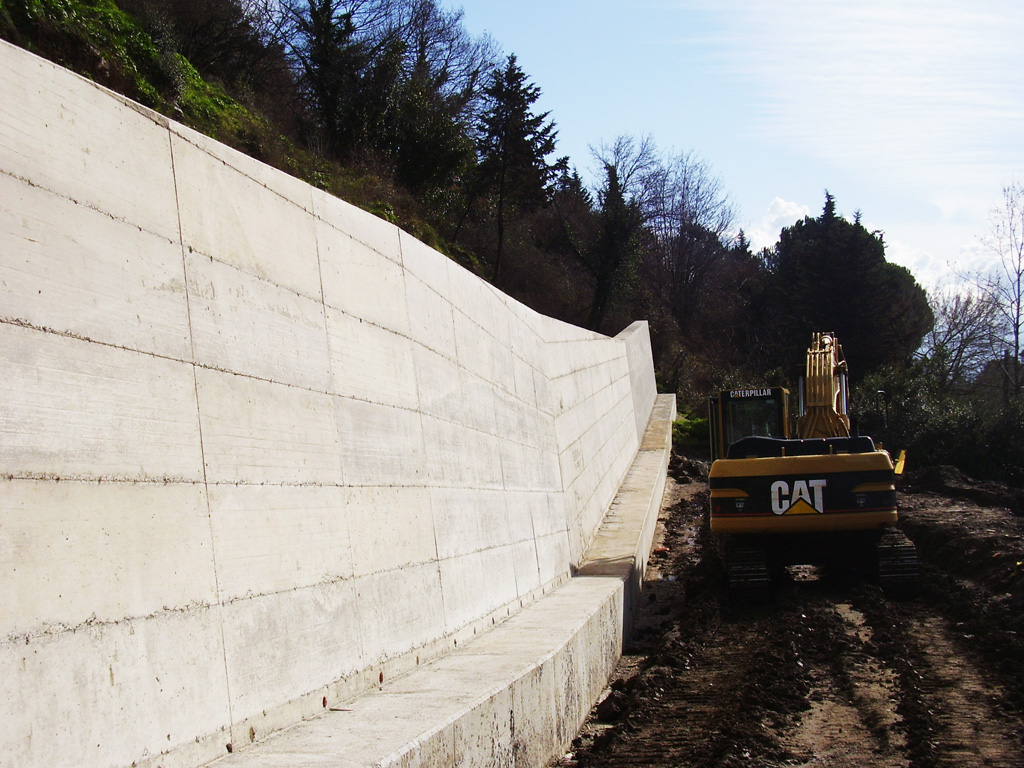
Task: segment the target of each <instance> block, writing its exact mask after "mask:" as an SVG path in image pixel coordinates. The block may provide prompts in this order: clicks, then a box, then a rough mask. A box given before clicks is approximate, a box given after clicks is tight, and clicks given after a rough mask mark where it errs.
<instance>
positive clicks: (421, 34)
mask: <svg viewBox="0 0 1024 768" xmlns="http://www.w3.org/2000/svg"><path fill="white" fill-rule="evenodd" d="M0 36H2V37H3V38H5V39H7V40H9V41H11V42H13V43H15V44H17V45H21V46H23V47H25V48H27V49H29V50H31V51H34V52H36V53H38V54H40V55H42V56H45V57H48V58H50V59H52V60H54V61H56V62H58V63H60V64H62V65H64V66H66V67H68V68H69V69H72V70H74V71H76V72H79V73H80V74H83V75H85V76H86V77H90V78H92V79H94V80H95V81H96V82H98V83H101V84H102V85H105V86H107V87H109V88H112V89H114V90H117V91H119V92H121V93H123V94H125V95H126V96H128V97H130V98H132V99H135V100H137V101H139V102H141V103H142V104H145V105H146V106H149V107H151V108H153V109H155V110H157V111H159V112H161V113H163V114H165V115H168V116H170V117H172V118H174V119H176V120H179V121H182V122H184V123H186V124H188V125H190V126H192V127H194V128H196V129H197V130H199V131H202V132H204V133H206V134H208V135H210V136H212V137H214V138H216V139H218V140H220V141H222V142H224V143H226V144H229V145H231V146H233V147H235V148H237V149H239V150H241V151H243V152H246V153H248V154H250V155H252V156H253V157H256V158H257V159H259V160H261V161H264V162H266V163H268V164H270V165H273V166H275V167H277V168H280V169H282V170H284V171H286V172H288V173H290V174H292V175H294V176H297V177H299V178H301V179H303V180H305V181H307V182H309V183H311V184H314V185H315V186H317V187H320V188H322V189H325V190H328V191H330V192H332V193H333V194H336V195H338V196H339V197H342V198H344V199H346V200H348V201H350V202H352V203H354V204H356V205H359V206H361V207H363V208H365V209H366V210H369V211H371V212H373V213H375V214H377V215H379V216H382V217H384V218H386V219H388V220H390V221H392V222H394V223H397V224H399V225H400V226H402V227H403V228H404V229H406V230H408V231H410V232H411V233H412V234H414V235H416V236H417V237H419V238H420V239H422V240H424V241H426V242H427V243H429V244H430V245H432V246H434V247H436V248H438V249H439V250H441V251H443V252H445V253H447V254H448V255H449V256H451V257H452V258H455V259H457V260H458V261H459V262H460V263H461V264H463V265H464V266H467V267H468V268H470V269H472V270H473V271H475V272H476V273H477V274H479V275H480V276H482V277H484V278H485V279H488V280H491V281H492V282H494V283H495V284H496V285H497V286H498V287H499V288H501V289H502V290H503V291H505V292H507V293H509V294H511V295H512V296H514V297H515V298H517V299H519V300H521V301H523V302H524V303H526V304H528V305H530V306H532V307H534V308H535V309H537V310H538V311H540V312H543V313H545V314H548V315H552V316H554V317H558V318H561V319H564V320H567V321H569V322H572V323H575V324H577V325H583V326H586V327H589V328H591V329H593V330H596V331H599V332H602V333H609V334H613V333H616V332H617V331H619V330H620V329H621V328H623V327H625V326H626V325H627V324H628V323H629V322H631V321H633V320H635V319H647V320H648V321H649V322H650V325H651V336H652V344H653V348H654V353H655V362H656V368H657V374H658V378H659V386H660V388H661V389H662V391H675V392H677V393H678V394H679V396H680V405H681V409H682V410H683V411H685V412H688V413H689V415H690V417H691V418H690V419H689V420H688V421H687V422H686V424H687V425H688V426H687V428H686V431H687V432H690V433H694V431H695V428H696V429H698V431H699V427H698V426H697V425H699V424H700V415H701V411H702V408H703V403H704V402H705V398H706V395H707V393H708V392H709V391H711V390H713V389H716V388H719V387H727V386H760V385H764V384H771V385H776V384H778V385H784V386H789V387H791V388H795V387H794V383H795V380H796V376H797V375H798V369H799V365H800V362H801V356H802V353H803V350H804V348H805V347H806V345H807V343H808V341H809V338H810V332H811V331H814V330H829V331H834V332H836V333H837V334H838V336H839V338H840V339H841V341H842V342H843V344H844V346H845V348H846V351H847V354H848V357H849V359H850V362H851V369H852V373H853V375H854V376H855V377H856V378H855V380H854V385H855V388H854V395H855V397H854V399H855V403H856V405H858V406H859V410H860V411H861V413H862V414H863V418H862V421H863V424H864V426H865V427H866V428H868V429H870V430H872V431H874V432H875V433H876V434H884V436H885V437H886V439H887V441H888V443H889V444H890V445H895V446H898V447H903V446H905V447H908V448H910V449H911V451H912V452H913V455H915V456H916V457H917V458H918V460H919V461H929V462H936V463H941V462H947V463H956V464H958V465H959V466H960V467H961V468H962V469H965V470H967V471H971V472H974V473H975V474H979V475H983V476H985V475H987V476H998V477H1004V478H1010V479H1015V480H1019V481H1024V469H1022V467H1024V454H1022V453H1021V450H1022V449H1021V447H1020V446H1021V445H1024V418H1022V407H1021V399H1022V398H1021V391H1022V388H1024V387H1022V384H1024V376H1022V369H1021V366H1020V332H1021V329H1022V312H1021V303H1022V302H1021V298H1022V295H1024V291H1022V285H1024V281H1022V276H1024V255H1022V253H1024V251H1022V247H1021V242H1022V240H1024V218H1022V207H1024V187H1021V186H1020V185H1017V186H1014V187H1010V188H1008V189H1007V190H1006V193H1005V206H1004V209H1003V210H1002V211H1001V213H1000V216H999V218H998V219H997V220H996V223H995V224H994V229H993V233H992V238H991V241H990V243H989V244H990V245H991V247H992V249H993V253H994V255H995V256H996V257H997V258H996V262H997V263H999V264H1000V265H1001V268H1002V272H999V273H994V274H992V275H987V276H964V277H965V278H968V279H967V280H966V281H965V282H963V283H961V284H962V285H965V286H969V287H967V288H962V289H960V290H959V291H953V292H951V293H949V292H947V293H944V294H940V293H938V292H937V293H936V294H935V295H933V296H931V297H929V296H928V295H927V294H926V293H925V291H924V290H923V289H922V288H921V286H919V285H918V284H917V283H916V281H915V280H914V278H913V276H912V275H911V274H910V273H909V272H907V270H905V269H903V268H901V267H898V266H896V265H893V264H889V263H888V262H887V261H886V259H885V243H884V240H883V238H882V236H881V234H880V233H877V232H869V231H867V230H866V229H865V228H864V227H863V225H862V224H861V222H860V217H859V215H856V216H854V218H853V220H852V221H850V220H848V219H846V218H844V217H843V216H842V215H840V214H839V213H838V211H837V205H836V201H835V200H834V199H833V198H832V197H831V196H830V195H828V194H827V193H826V195H825V201H824V206H823V209H822V213H821V214H820V215H819V216H817V217H806V218H805V219H804V220H803V221H800V222H797V223H796V224H794V225H793V226H792V227H789V228H787V229H786V230H784V231H783V233H782V235H781V237H780V240H779V242H778V243H777V244H776V245H775V246H774V247H773V248H770V249H766V250H764V251H762V252H760V253H754V252H753V251H752V250H751V247H750V244H749V242H748V241H747V240H746V238H745V237H744V234H743V232H742V231H741V230H737V228H736V221H735V219H736V216H735V211H734V209H733V206H732V204H731V202H730V200H729V196H728V194H727V192H726V191H725V190H724V189H723V188H722V186H721V183H720V182H719V180H718V179H717V178H716V177H715V175H714V174H713V172H712V170H711V169H710V168H709V167H708V166H707V164H706V163H704V162H703V161H702V160H701V159H700V158H699V157H698V156H697V155H695V154H694V153H685V152H684V153H680V154H672V153H664V152H662V151H660V150H659V149H658V148H657V147H656V145H655V144H654V142H653V140H651V139H649V138H645V139H638V138H635V137H628V136H625V137H619V138H618V139H616V140H615V141H613V142H612V143H610V144H608V145H605V146H602V147H601V148H600V149H599V150H597V151H596V152H595V158H594V159H595V161H596V162H597V167H598V170H599V180H598V182H597V183H596V184H595V185H594V186H592V187H588V186H587V185H586V184H585V183H584V182H583V181H582V179H581V177H580V175H579V174H578V173H577V172H576V170H575V168H573V167H572V166H571V164H570V162H569V159H568V158H559V157H557V153H556V149H557V126H556V124H555V121H554V120H553V119H552V117H551V116H550V115H549V114H547V113H542V114H538V113H537V112H536V111H535V110H534V105H535V103H536V101H537V98H538V96H539V93H540V90H539V88H538V87H537V86H536V85H535V84H533V83H532V82H531V81H530V79H529V77H528V76H527V74H526V73H525V72H524V71H523V70H522V68H521V67H520V66H519V63H518V61H517V59H516V57H515V56H514V55H508V56H505V55H501V54H500V52H499V48H498V46H497V45H496V44H495V43H494V41H492V40H490V39H489V38H486V37H484V38H474V37H473V36H471V35H469V34H468V33H467V32H466V30H465V28H464V26H463V24H462V16H461V12H457V11H455V12H453V11H448V10H445V9H444V8H443V7H442V6H441V5H440V4H439V0H348V1H343V0H116V1H115V0H0ZM880 390H881V391H884V394H881V395H880V394H879V391H880Z"/></svg>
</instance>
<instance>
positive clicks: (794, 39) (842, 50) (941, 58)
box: [715, 0, 1024, 191]
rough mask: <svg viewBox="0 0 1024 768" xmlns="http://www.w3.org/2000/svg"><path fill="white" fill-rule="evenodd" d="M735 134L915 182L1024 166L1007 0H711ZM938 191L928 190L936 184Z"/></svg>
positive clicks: (1012, 11)
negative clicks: (741, 84)
mask: <svg viewBox="0 0 1024 768" xmlns="http://www.w3.org/2000/svg"><path fill="white" fill-rule="evenodd" d="M715 8H716V9H717V12H718V13H719V14H721V17H722V23H723V25H724V27H725V29H726V31H725V32H724V33H723V40H722V42H723V43H724V46H723V47H722V48H720V49H719V50H720V53H719V54H718V56H717V57H716V59H715V61H716V65H717V67H718V68H719V69H720V71H723V72H724V73H726V74H727V75H728V76H730V77H734V78H738V79H740V80H743V81H746V82H748V83H750V84H752V85H753V87H754V89H755V94H756V95H755V100H754V102H753V103H752V104H750V105H749V107H750V109H749V110H748V111H747V115H748V124H747V131H748V132H749V133H750V134H751V135H752V136H762V137H763V136H766V135H767V136H771V137H772V139H773V140H774V141H779V142H782V143H784V144H786V145H787V146H789V147H790V148H791V149H792V150H794V151H799V152H801V153H805V154H810V155H813V156H816V157H818V158H819V159H821V160H825V161H828V162H831V163H836V164H839V165H842V166H844V167H846V168H848V169H852V170H856V171H859V172H861V173H862V174H865V175H868V174H870V175H872V176H875V177H877V178H878V179H879V180H889V181H899V182H900V183H904V184H910V185H915V186H917V187H918V188H921V189H929V188H935V187H939V188H942V187H955V185H956V183H957V178H958V177H962V176H964V175H968V176H971V177H973V178H975V179H977V178H979V177H983V178H986V179H987V178H988V177H989V175H990V173H991V171H992V167H993V165H997V166H998V165H1001V166H1002V167H1005V165H1006V162H1007V160H1008V159H1010V161H1011V162H1010V164H1011V165H1013V164H1014V163H1016V164H1021V163H1022V162H1024V152H1022V147H1021V145H1020V142H1019V137H1020V136H1021V135H1024V80H1022V78H1021V77H1020V71H1021V70H1022V68H1024V53H1022V47H1021V46H1020V40H1021V39H1022V38H1024V12H1022V10H1021V6H1020V3H1019V0H987V2H985V3H977V2H973V1H972V0H859V1H858V2H855V3H850V2H847V0H841V1H839V2H837V1H836V0H794V1H792V2H787V3H778V2H777V1H776V0H720V2H717V3H716V4H715ZM936 191H937V190H936Z"/></svg>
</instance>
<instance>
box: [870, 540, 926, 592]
mask: <svg viewBox="0 0 1024 768" xmlns="http://www.w3.org/2000/svg"><path fill="white" fill-rule="evenodd" d="M876 552H877V558H878V583H879V585H880V586H881V587H882V588H883V589H886V590H906V589H913V588H914V587H915V586H917V581H918V571H919V569H918V563H917V548H916V547H915V546H914V542H912V541H911V540H910V539H908V538H907V537H906V536H905V535H904V534H903V532H902V531H899V530H897V529H895V528H890V529H888V530H886V531H885V532H884V533H883V534H882V537H881V539H879V541H878V545H877V550H876Z"/></svg>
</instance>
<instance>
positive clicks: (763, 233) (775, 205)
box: [746, 197, 811, 253]
mask: <svg viewBox="0 0 1024 768" xmlns="http://www.w3.org/2000/svg"><path fill="white" fill-rule="evenodd" d="M810 213H811V209H810V208H808V207H807V206H806V205H801V204H800V203H791V202H788V201H786V200H783V199H782V198H781V197H776V198H775V199H774V200H772V203H771V205H769V206H768V210H767V211H765V214H764V216H762V217H761V221H760V222H758V223H757V224H756V225H755V226H754V227H752V228H751V230H750V231H749V232H747V233H746V235H747V239H748V240H750V247H751V250H753V251H754V253H757V252H758V251H760V250H761V249H762V248H771V247H772V246H773V245H775V244H776V243H777V242H778V241H779V233H780V232H781V231H782V228H783V227H788V226H789V225H791V224H793V223H795V222H797V221H800V220H801V219H802V218H803V217H804V216H809V215H810Z"/></svg>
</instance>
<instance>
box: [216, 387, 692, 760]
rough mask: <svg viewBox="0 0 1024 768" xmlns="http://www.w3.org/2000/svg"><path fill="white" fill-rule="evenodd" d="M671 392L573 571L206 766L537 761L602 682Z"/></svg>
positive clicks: (664, 436) (654, 483)
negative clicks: (428, 655)
mask: <svg viewBox="0 0 1024 768" xmlns="http://www.w3.org/2000/svg"><path fill="white" fill-rule="evenodd" d="M674 419H675V398H674V397H673V396H672V395H662V396H659V397H658V399H657V402H656V404H655V407H654V411H653V413H652V414H651V417H650V420H649V422H648V424H647V425H646V426H645V434H644V436H643V437H644V440H643V443H642V447H641V450H640V451H639V452H638V454H637V456H636V458H635V459H634V461H633V464H632V466H631V468H630V470H629V472H628V473H627V476H626V480H625V481H624V482H623V484H622V487H621V488H620V489H619V492H618V493H617V494H616V496H615V499H614V501H613V502H612V506H611V510H610V511H609V514H608V516H607V517H606V519H605V521H604V523H603V524H602V525H601V527H600V529H599V531H598V533H597V535H596V536H595V537H594V542H593V544H592V545H591V547H590V549H589V550H588V551H587V554H586V557H585V558H584V562H583V564H582V565H581V567H580V575H579V576H578V577H577V578H574V579H572V580H571V581H569V582H567V583H566V584H564V585H562V586H560V587H558V588H557V589H555V590H553V591H552V592H550V593H549V594H547V595H545V596H544V597H542V598H541V599H539V600H537V601H536V602H534V603H532V604H531V605H529V606H527V607H526V608H524V609H523V610H522V611H520V612H519V613H517V614H516V615H514V616H513V617H512V618H510V619H508V620H506V621H504V622H502V623H500V624H497V625H496V626H495V627H494V628H492V629H488V630H484V631H482V632H481V635H480V636H479V637H477V638H473V639H472V640H471V641H470V642H469V643H468V644H464V645H463V646H461V647H459V648H458V649H456V650H453V651H452V652H451V653H449V654H447V655H446V656H444V657H443V658H441V659H438V660H435V661H432V662H429V663H427V664H424V665H422V666H421V667H419V668H417V669H415V670H413V671H411V672H409V673H407V674H405V675H402V676H401V677H399V678H398V679H396V680H393V681H390V680H389V681H381V682H380V684H379V685H378V686H377V687H375V688H374V689H373V690H372V691H370V692H368V693H365V694H363V695H361V696H359V697H357V698H356V699H354V700H352V701H348V702H345V703H343V704H342V705H341V706H338V707H334V708H332V709H330V710H329V711H328V712H325V713H323V714H321V715H319V716H317V717H315V718H312V719H310V720H307V721H305V722H303V723H301V724H299V725H296V726H294V727H292V728H289V729H287V730H285V731H283V732H281V733H278V734H274V735H272V736H271V737H270V738H268V739H266V740H265V741H263V742H261V743H259V744H256V745H254V746H252V747H251V748H248V749H243V750H240V751H239V752H238V753H232V754H231V755H230V756H225V757H223V758H221V759H219V760H217V761H215V762H214V763H212V764H211V768H286V767H291V766H331V767H332V768H368V767H369V766H379V767H383V766H445V767H446V768H461V767H462V766H481V768H496V767H500V766H509V767H511V766H543V765H546V764H547V763H548V762H549V761H550V760H551V759H552V758H553V757H555V756H557V755H560V754H562V753H563V752H564V751H565V750H566V749H567V748H568V745H569V744H570V742H571V741H572V739H573V738H574V737H575V736H576V733H577V732H578V730H579V728H580V726H581V725H582V724H583V721H584V720H585V719H586V717H587V715H588V714H589V712H590V709H591V707H592V706H593V704H594V703H595V702H596V700H597V699H598V697H599V695H600V694H601V693H602V691H603V690H604V687H605V685H606V683H607V681H608V679H609V676H610V675H611V673H612V671H613V669H614V666H615V663H616V661H618V659H619V657H620V656H621V652H622V642H623V639H624V637H625V636H626V634H627V633H628V630H629V623H630V614H631V613H632V611H633V609H634V607H635V602H636V600H637V599H638V597H639V589H640V586H641V584H642V580H643V572H644V568H645V567H646V564H647V558H648V555H649V553H650V550H651V542H652V540H653V538H654V528H655V524H656V523H657V519H658V513H659V511H660V508H661V501H662V496H663V493H664V489H665V470H666V466H667V462H668V458H669V456H670V454H671V441H672V422H673V421H674Z"/></svg>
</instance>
